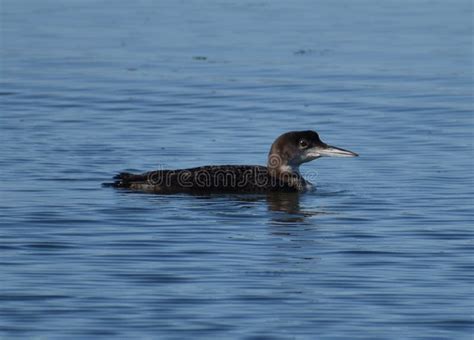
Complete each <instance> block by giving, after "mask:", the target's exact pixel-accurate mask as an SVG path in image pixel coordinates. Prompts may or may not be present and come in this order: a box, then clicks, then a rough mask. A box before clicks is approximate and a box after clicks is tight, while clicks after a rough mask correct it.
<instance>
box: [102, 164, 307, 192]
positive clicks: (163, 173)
mask: <svg viewBox="0 0 474 340" xmlns="http://www.w3.org/2000/svg"><path fill="white" fill-rule="evenodd" d="M114 178H115V182H114V183H112V184H111V186H113V187H115V188H125V189H130V190H138V191H145V192H153V193H160V194H174V193H197V194H199V193H225V192H228V193H234V192H239V193H263V192H271V191H283V192H298V191H303V190H304V188H305V186H306V185H307V182H306V181H305V180H304V179H303V177H301V176H300V175H299V174H281V175H280V176H273V175H272V174H271V172H270V171H269V169H268V168H267V167H265V166H258V165H255V166H251V165H220V166H203V167H197V168H190V169H179V170H156V171H150V172H145V173H143V174H132V173H128V172H123V173H120V174H118V175H117V176H115V177H114Z"/></svg>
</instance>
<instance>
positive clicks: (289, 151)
mask: <svg viewBox="0 0 474 340" xmlns="http://www.w3.org/2000/svg"><path fill="white" fill-rule="evenodd" d="M324 156H328V157H357V156H358V155H357V154H356V153H354V152H352V151H349V150H344V149H341V148H337V147H335V146H331V145H328V144H326V143H324V142H323V141H321V139H320V138H319V135H318V134H317V133H316V132H315V131H310V130H308V131H291V132H287V133H284V134H282V135H281V136H280V137H278V138H277V139H276V140H275V141H274V142H273V144H272V147H271V149H270V152H269V154H268V163H267V166H268V168H270V170H273V171H276V172H277V173H285V172H290V173H299V166H300V164H303V163H306V162H310V161H312V160H314V159H316V158H319V157H324Z"/></svg>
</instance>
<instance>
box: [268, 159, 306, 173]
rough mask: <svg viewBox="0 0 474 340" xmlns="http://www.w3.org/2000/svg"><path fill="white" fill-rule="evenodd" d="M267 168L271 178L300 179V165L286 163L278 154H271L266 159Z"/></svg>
mask: <svg viewBox="0 0 474 340" xmlns="http://www.w3.org/2000/svg"><path fill="white" fill-rule="evenodd" d="M267 167H268V170H269V172H270V174H271V175H272V176H280V175H285V176H295V177H301V175H300V165H299V164H293V163H291V162H288V161H287V160H286V159H283V158H282V157H280V156H279V155H278V154H271V155H270V156H269V157H268V162H267Z"/></svg>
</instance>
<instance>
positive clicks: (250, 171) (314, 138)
mask: <svg viewBox="0 0 474 340" xmlns="http://www.w3.org/2000/svg"><path fill="white" fill-rule="evenodd" d="M324 156H330V157H356V156H358V155H357V154H356V153H354V152H352V151H348V150H344V149H341V148H338V147H335V146H331V145H328V144H326V143H324V142H323V141H321V139H320V138H319V135H318V134H317V133H316V132H315V131H291V132H287V133H284V134H282V135H281V136H279V137H278V138H277V139H276V140H275V141H274V142H273V144H272V146H271V148H270V152H269V153H268V160H267V166H261V165H211V166H201V167H197V168H189V169H178V170H155V171H150V172H145V173H142V174H132V173H128V172H122V173H120V174H118V175H117V176H115V177H114V179H115V182H114V183H111V184H110V185H111V186H113V187H115V188H126V189H130V190H137V191H146V192H153V193H158V194H173V193H192V194H207V193H225V192H227V193H266V192H302V191H305V190H308V189H309V188H311V186H312V185H311V183H309V182H308V181H306V180H305V179H304V178H303V176H302V175H301V174H300V170H299V167H300V165H301V164H303V163H306V162H310V161H312V160H314V159H317V158H320V157H324Z"/></svg>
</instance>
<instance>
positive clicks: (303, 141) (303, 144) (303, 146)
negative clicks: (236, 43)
mask: <svg viewBox="0 0 474 340" xmlns="http://www.w3.org/2000/svg"><path fill="white" fill-rule="evenodd" d="M299 144H300V148H303V149H306V148H307V147H308V142H307V141H305V140H304V139H300V141H299Z"/></svg>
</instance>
